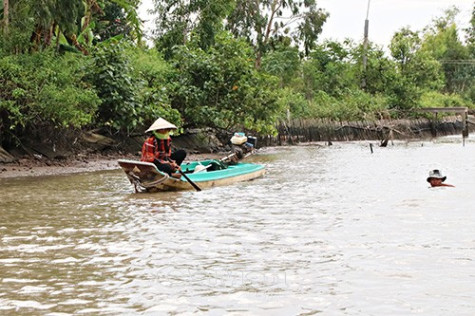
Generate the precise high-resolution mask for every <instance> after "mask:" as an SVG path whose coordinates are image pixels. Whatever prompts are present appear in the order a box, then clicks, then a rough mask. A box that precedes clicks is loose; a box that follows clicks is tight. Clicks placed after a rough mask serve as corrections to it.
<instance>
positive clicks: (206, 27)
mask: <svg viewBox="0 0 475 316" xmlns="http://www.w3.org/2000/svg"><path fill="white" fill-rule="evenodd" d="M233 5H234V1H230V0H214V1H208V0H198V1H176V0H155V12H156V13H157V14H158V18H157V37H156V39H155V45H156V47H157V48H158V50H159V51H161V52H163V54H164V56H165V58H166V59H167V60H168V59H170V58H172V56H173V54H174V48H175V46H177V45H186V44H187V42H188V41H189V40H190V39H191V38H192V37H194V39H193V41H194V42H195V44H196V45H198V47H199V48H201V49H203V50H207V49H208V48H209V47H211V46H212V45H213V44H214V41H215V37H216V35H217V34H219V33H220V32H221V31H222V29H223V22H224V19H225V18H226V16H227V15H228V14H229V12H230V11H231V10H232V8H233Z"/></svg>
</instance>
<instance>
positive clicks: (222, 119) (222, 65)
mask: <svg viewBox="0 0 475 316" xmlns="http://www.w3.org/2000/svg"><path fill="white" fill-rule="evenodd" d="M198 46H199V45H197V44H195V43H194V42H193V41H191V42H190V43H189V44H188V46H181V47H178V49H177V53H176V55H175V59H174V64H175V67H176V70H177V71H176V73H175V78H173V87H172V89H173V90H172V91H171V98H172V106H173V107H174V108H176V109H178V110H179V111H180V113H181V114H182V115H183V117H184V119H185V122H186V123H187V124H191V125H195V126H206V125H207V126H215V127H220V128H231V127H233V126H239V125H242V126H243V127H244V128H248V129H254V130H257V131H262V132H266V131H271V132H272V131H273V122H275V121H274V118H275V116H276V115H278V112H279V108H278V103H277V92H276V90H277V85H278V79H277V78H276V77H273V76H270V75H266V74H263V73H259V72H257V71H256V70H255V69H254V65H253V58H252V54H253V52H252V49H251V47H250V46H249V45H248V44H247V43H246V42H245V41H243V40H235V39H233V38H232V37H231V36H230V35H229V34H227V33H222V34H220V35H219V36H217V37H216V43H215V45H213V46H212V47H211V48H210V49H209V50H208V51H207V52H206V51H204V50H202V49H201V48H199V47H198Z"/></svg>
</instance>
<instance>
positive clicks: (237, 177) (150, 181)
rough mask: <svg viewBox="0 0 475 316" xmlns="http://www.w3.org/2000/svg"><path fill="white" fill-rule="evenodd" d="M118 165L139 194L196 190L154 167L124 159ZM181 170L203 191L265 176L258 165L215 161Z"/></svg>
mask: <svg viewBox="0 0 475 316" xmlns="http://www.w3.org/2000/svg"><path fill="white" fill-rule="evenodd" d="M118 163H119V165H120V167H121V168H122V169H123V170H124V172H125V174H126V175H127V178H128V179H129V181H130V183H132V184H133V185H134V187H135V191H136V192H144V191H145V192H157V191H178V190H193V186H192V185H191V184H190V182H189V181H188V180H187V179H186V178H185V177H184V176H182V177H181V178H174V177H171V176H169V175H168V174H166V173H164V172H161V171H160V170H158V169H157V167H156V166H155V165H154V164H153V163H150V162H142V161H134V160H123V159H121V160H118ZM181 169H182V171H183V172H184V174H185V175H186V177H188V179H189V180H191V181H192V182H194V183H195V184H196V185H197V186H198V187H199V188H201V189H204V188H209V187H214V186H220V185H228V184H232V183H235V182H239V181H247V180H252V179H255V178H258V177H261V176H262V175H264V173H265V169H264V166H262V165H259V164H253V163H243V162H237V163H235V164H230V165H229V166H228V165H225V164H224V163H223V162H222V161H220V160H214V159H210V160H203V161H194V162H186V163H183V164H182V165H181Z"/></svg>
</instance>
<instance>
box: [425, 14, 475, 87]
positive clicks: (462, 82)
mask: <svg viewBox="0 0 475 316" xmlns="http://www.w3.org/2000/svg"><path fill="white" fill-rule="evenodd" d="M458 13H459V10H458V9H457V8H455V7H453V8H451V9H449V10H446V11H445V15H444V16H442V17H440V18H436V19H435V20H434V21H433V23H432V25H430V26H429V27H427V28H426V29H425V34H424V41H423V45H422V49H423V50H424V51H425V52H427V53H428V54H430V55H432V56H433V57H434V58H435V59H437V60H438V61H439V62H440V63H441V64H442V69H443V72H444V75H445V88H444V90H445V92H448V93H460V92H464V91H465V90H466V89H467V88H470V82H471V81H472V82H473V76H474V70H473V64H471V63H470V62H468V60H469V59H470V54H469V50H468V48H467V47H466V46H465V45H464V44H463V43H462V41H461V40H460V39H459V36H458V29H457V25H456V23H455V17H456V16H457V14H458Z"/></svg>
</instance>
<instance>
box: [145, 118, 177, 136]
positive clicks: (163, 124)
mask: <svg viewBox="0 0 475 316" xmlns="http://www.w3.org/2000/svg"><path fill="white" fill-rule="evenodd" d="M159 129H177V127H176V126H175V125H173V124H172V123H170V122H168V121H167V120H164V119H162V118H161V117H160V118H159V119H158V120H156V121H155V122H153V124H152V125H151V126H150V127H149V128H148V130H146V131H145V133H147V132H151V131H156V130H159Z"/></svg>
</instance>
